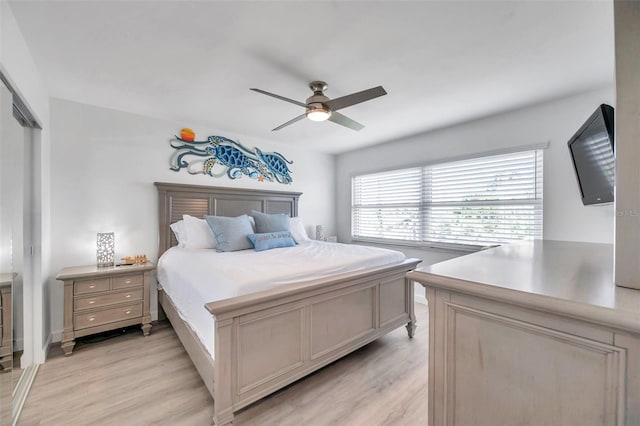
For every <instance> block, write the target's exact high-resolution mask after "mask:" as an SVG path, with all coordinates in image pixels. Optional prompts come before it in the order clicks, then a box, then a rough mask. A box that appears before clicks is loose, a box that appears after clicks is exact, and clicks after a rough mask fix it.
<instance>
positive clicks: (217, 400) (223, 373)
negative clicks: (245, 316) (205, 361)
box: [213, 319, 235, 426]
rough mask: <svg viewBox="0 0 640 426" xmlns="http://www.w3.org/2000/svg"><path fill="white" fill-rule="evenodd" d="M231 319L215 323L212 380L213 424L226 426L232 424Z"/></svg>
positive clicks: (232, 342)
mask: <svg viewBox="0 0 640 426" xmlns="http://www.w3.org/2000/svg"><path fill="white" fill-rule="evenodd" d="M232 334H233V319H226V320H220V321H216V333H215V339H216V341H215V358H214V359H215V360H216V368H215V370H214V379H213V400H214V402H213V424H214V425H216V426H226V425H230V424H231V423H232V422H233V395H234V393H233V388H232V376H231V375H232V365H233V346H234V343H235V342H234V341H233V339H232V338H233V336H232ZM229 342H231V344H229Z"/></svg>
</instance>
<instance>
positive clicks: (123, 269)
mask: <svg viewBox="0 0 640 426" xmlns="http://www.w3.org/2000/svg"><path fill="white" fill-rule="evenodd" d="M155 267H156V265H154V264H153V263H152V262H147V263H143V264H140V265H122V266H100V267H98V266H96V265H85V266H70V267H68V268H64V269H62V271H60V273H59V274H58V275H57V276H56V279H57V280H66V279H75V278H93V277H96V278H99V277H107V276H113V275H127V274H136V273H140V272H146V271H151V270H153V269H155Z"/></svg>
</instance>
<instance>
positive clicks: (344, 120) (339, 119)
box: [329, 111, 364, 131]
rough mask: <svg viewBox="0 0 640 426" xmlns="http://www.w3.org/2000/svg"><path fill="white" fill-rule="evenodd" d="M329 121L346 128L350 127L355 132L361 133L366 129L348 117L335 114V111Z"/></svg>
mask: <svg viewBox="0 0 640 426" xmlns="http://www.w3.org/2000/svg"><path fill="white" fill-rule="evenodd" d="M329 121H333V122H334V123H336V124H339V125H341V126H344V127H348V128H350V129H352V130H355V131H360V130H362V129H364V126H363V125H362V124H360V123H358V122H357V121H354V120H352V119H350V118H349V117H347V116H346V115H342V114H340V113H339V112H335V111H333V112H332V113H331V117H329Z"/></svg>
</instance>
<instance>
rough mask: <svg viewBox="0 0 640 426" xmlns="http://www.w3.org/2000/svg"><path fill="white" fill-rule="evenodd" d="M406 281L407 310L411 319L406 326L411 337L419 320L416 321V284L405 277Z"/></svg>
mask: <svg viewBox="0 0 640 426" xmlns="http://www.w3.org/2000/svg"><path fill="white" fill-rule="evenodd" d="M404 282H405V286H406V289H407V305H408V306H407V312H408V313H409V318H410V319H411V320H410V321H409V322H408V323H407V325H406V327H407V333H409V338H410V339H411V338H413V335H414V334H415V333H416V328H418V322H417V321H416V312H415V305H414V298H415V294H414V293H415V290H414V288H413V287H414V286H413V281H411V280H410V279H408V278H405V279H404Z"/></svg>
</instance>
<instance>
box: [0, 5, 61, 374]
mask: <svg viewBox="0 0 640 426" xmlns="http://www.w3.org/2000/svg"><path fill="white" fill-rule="evenodd" d="M0 71H2V73H3V75H4V76H5V77H6V78H7V80H8V81H9V83H10V84H11V85H12V87H13V88H14V89H15V90H16V91H17V92H18V94H19V95H20V97H21V99H22V100H23V101H24V102H25V104H26V105H27V107H28V108H29V110H30V111H31V113H32V114H33V115H34V116H35V117H36V119H37V121H38V123H39V124H40V126H41V127H42V131H34V132H33V133H32V141H33V153H32V155H33V161H32V164H31V166H32V170H33V179H34V181H33V185H34V188H33V189H34V211H33V212H32V213H33V215H32V217H33V224H32V225H33V232H34V236H35V243H36V244H35V245H34V256H33V270H32V271H31V273H32V276H33V282H32V283H31V284H30V285H25V287H24V301H25V304H24V308H25V318H24V320H25V323H24V332H25V336H29V335H31V336H32V337H33V339H27V338H25V342H24V345H25V348H24V349H25V355H24V356H23V358H22V361H23V362H24V363H25V364H24V365H26V364H29V363H30V362H31V359H28V358H29V357H30V356H31V354H32V353H33V361H34V362H37V363H40V362H44V358H45V353H46V348H47V346H48V341H47V336H48V335H49V332H48V329H47V328H48V326H49V324H48V319H46V318H45V317H46V315H45V310H46V309H47V306H48V304H47V303H46V300H44V297H46V295H45V294H44V288H45V286H46V282H47V275H48V269H49V261H50V239H49V238H50V234H49V231H50V216H49V194H50V188H49V155H50V151H49V149H50V145H49V95H48V93H47V90H46V88H45V84H44V81H43V79H42V76H41V75H40V73H39V71H38V68H37V67H36V65H35V62H34V61H33V58H32V56H31V53H30V51H29V48H28V46H27V43H26V41H25V40H24V37H23V36H22V33H21V31H20V27H19V26H18V23H17V22H16V19H15V16H14V15H13V11H12V10H11V6H10V5H9V3H8V2H6V1H0ZM32 347H33V350H32Z"/></svg>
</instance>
